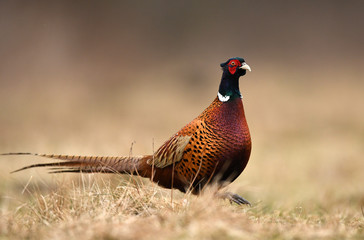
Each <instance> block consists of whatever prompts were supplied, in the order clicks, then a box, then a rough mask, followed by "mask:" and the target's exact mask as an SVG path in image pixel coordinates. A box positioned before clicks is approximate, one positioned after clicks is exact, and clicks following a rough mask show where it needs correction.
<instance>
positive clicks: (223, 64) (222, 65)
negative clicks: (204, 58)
mask: <svg viewBox="0 0 364 240" xmlns="http://www.w3.org/2000/svg"><path fill="white" fill-rule="evenodd" d="M229 61H230V59H229V60H227V61H226V62H223V63H221V64H220V67H225V66H226V64H228V63H229Z"/></svg>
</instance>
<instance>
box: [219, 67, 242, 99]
mask: <svg viewBox="0 0 364 240" xmlns="http://www.w3.org/2000/svg"><path fill="white" fill-rule="evenodd" d="M218 97H219V100H220V101H222V102H227V101H231V100H234V99H236V98H241V93H240V90H239V76H234V75H231V74H230V73H228V72H223V74H222V77H221V82H220V87H219V92H218Z"/></svg>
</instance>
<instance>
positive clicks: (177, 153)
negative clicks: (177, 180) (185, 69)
mask: <svg viewBox="0 0 364 240" xmlns="http://www.w3.org/2000/svg"><path fill="white" fill-rule="evenodd" d="M202 124H203V121H202V120H199V119H195V120H193V121H192V122H190V123H189V124H187V125H186V126H185V127H184V128H182V129H181V130H180V131H179V132H178V133H176V134H175V135H173V136H172V137H171V138H170V139H168V140H167V141H166V142H165V143H164V144H163V145H162V146H161V147H160V148H159V149H158V150H157V151H156V152H155V154H154V155H153V158H151V159H150V160H149V161H148V164H150V165H154V166H155V167H158V168H164V167H167V166H169V165H172V164H173V163H176V162H179V161H181V160H182V156H183V152H184V150H185V148H186V146H187V144H188V143H189V142H190V139H191V137H192V135H193V134H194V133H195V132H196V130H197V129H198V128H199V126H201V125H202Z"/></svg>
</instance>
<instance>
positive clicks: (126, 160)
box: [0, 152, 151, 177]
mask: <svg viewBox="0 0 364 240" xmlns="http://www.w3.org/2000/svg"><path fill="white" fill-rule="evenodd" d="M0 155H3V156H11V155H18V156H19V155H28V156H39V157H44V158H51V159H57V160H62V161H58V162H51V163H38V164H32V165H28V166H25V167H23V168H20V169H18V170H15V171H13V172H12V173H15V172H19V171H23V170H26V169H30V168H37V167H48V168H50V173H65V172H84V173H92V172H102V173H130V174H139V175H141V176H143V177H149V175H150V174H151V170H150V169H149V168H150V166H149V165H148V164H147V163H146V162H147V160H148V159H149V158H150V157H151V156H136V157H124V156H119V157H109V156H107V157H105V156H104V157H103V156H78V155H55V154H38V153H23V152H19V153H2V154H0Z"/></svg>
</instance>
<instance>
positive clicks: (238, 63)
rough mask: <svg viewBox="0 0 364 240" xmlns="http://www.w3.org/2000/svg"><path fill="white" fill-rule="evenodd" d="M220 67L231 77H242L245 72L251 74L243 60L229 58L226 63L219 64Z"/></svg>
mask: <svg viewBox="0 0 364 240" xmlns="http://www.w3.org/2000/svg"><path fill="white" fill-rule="evenodd" d="M220 66H221V67H222V69H223V70H224V71H226V72H229V73H230V74H231V75H233V76H238V77H240V76H243V75H245V74H246V70H249V72H251V69H250V67H249V65H248V64H246V62H245V60H244V59H243V58H239V57H236V58H230V59H228V60H227V61H226V62H224V63H221V64H220Z"/></svg>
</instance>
